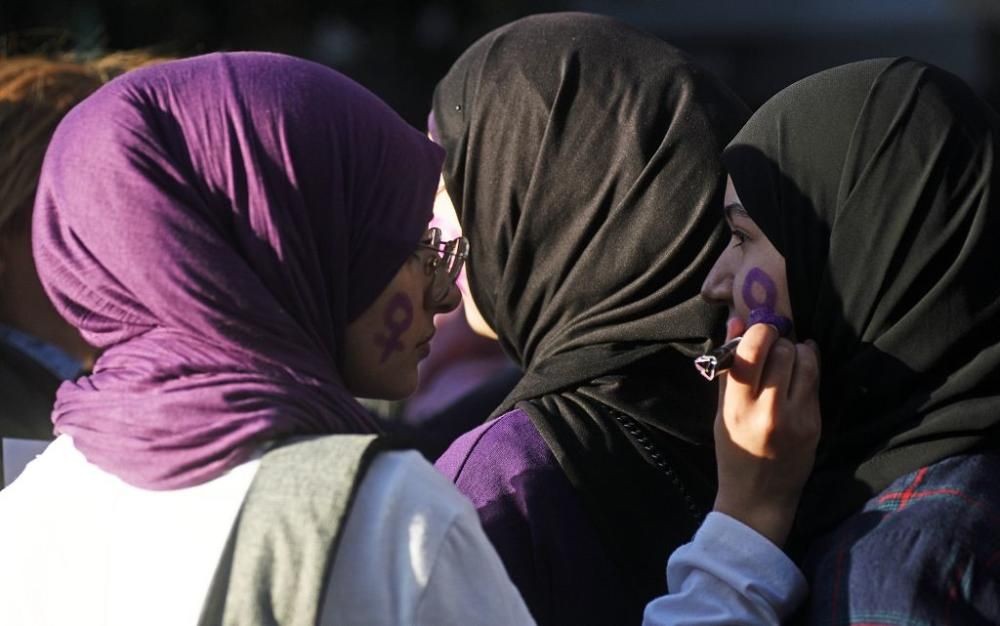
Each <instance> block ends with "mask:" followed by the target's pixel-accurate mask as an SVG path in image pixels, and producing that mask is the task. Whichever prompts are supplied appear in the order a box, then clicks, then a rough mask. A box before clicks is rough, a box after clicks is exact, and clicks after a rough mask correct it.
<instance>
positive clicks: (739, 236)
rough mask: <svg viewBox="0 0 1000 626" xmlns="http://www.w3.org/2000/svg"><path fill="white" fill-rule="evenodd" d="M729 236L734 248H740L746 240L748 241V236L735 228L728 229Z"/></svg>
mask: <svg viewBox="0 0 1000 626" xmlns="http://www.w3.org/2000/svg"><path fill="white" fill-rule="evenodd" d="M729 234H730V236H731V237H732V240H731V241H732V245H733V247H734V248H738V247H740V246H742V245H743V244H744V243H746V242H747V240H748V239H750V236H749V235H747V234H746V233H745V232H743V231H742V230H739V229H737V228H731V229H729Z"/></svg>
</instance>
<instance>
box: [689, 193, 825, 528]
mask: <svg viewBox="0 0 1000 626" xmlns="http://www.w3.org/2000/svg"><path fill="white" fill-rule="evenodd" d="M725 207H726V208H725V214H726V222H727V223H728V225H729V228H730V231H731V233H732V240H731V241H730V244H729V246H728V247H727V248H726V250H725V251H724V252H723V253H722V254H721V255H720V256H719V258H718V259H717V260H716V262H715V265H714V266H713V267H712V270H711V271H710V272H709V275H708V277H707V278H706V279H705V283H704V285H703V286H702V296H703V297H705V298H706V299H708V300H709V301H711V302H714V303H717V304H723V305H725V306H727V307H728V308H729V320H728V323H727V339H728V338H732V337H737V336H740V335H742V336H743V339H742V340H741V341H740V344H739V347H738V348H737V350H736V359H735V363H734V365H733V367H732V368H731V369H730V370H729V371H728V372H727V373H726V374H724V375H723V376H722V377H721V379H720V387H719V409H718V412H717V414H716V418H715V446H716V455H717V463H718V472H719V491H718V493H717V495H716V500H715V510H716V511H719V512H722V513H725V514H727V515H729V516H731V517H733V518H735V519H737V520H739V521H741V522H743V523H744V524H746V525H748V526H750V527H751V528H753V529H754V530H756V531H757V532H759V533H760V534H762V535H764V536H765V537H767V538H768V539H769V540H771V541H772V542H773V543H774V544H775V545H778V546H782V545H784V542H785V541H786V540H787V538H788V533H789V531H790V530H791V526H792V522H793V521H794V519H795V511H796V508H797V507H798V503H799V497H800V495H801V492H802V488H803V486H804V485H805V482H806V480H807V479H808V477H809V473H810V472H811V471H812V466H813V463H814V461H815V456H816V445H817V443H818V442H819V435H820V423H821V422H820V408H819V354H818V350H817V348H816V345H815V344H814V343H813V342H811V341H807V342H805V343H795V341H794V339H789V338H784V337H781V336H780V335H779V332H778V329H777V328H776V326H778V325H780V324H776V325H771V324H770V323H753V324H752V323H751V318H753V321H761V318H762V317H763V316H762V315H761V314H760V313H759V312H758V313H757V314H756V315H752V313H753V312H754V311H755V310H759V309H761V308H762V306H763V305H764V304H766V305H768V308H769V309H770V310H769V311H767V312H768V313H769V314H772V315H774V316H779V317H781V318H786V319H788V320H789V322H791V320H792V313H791V305H790V300H789V297H788V281H787V279H786V277H785V260H784V257H782V256H781V254H780V253H779V252H778V251H777V249H776V248H775V247H774V245H772V244H771V242H770V241H769V240H768V239H767V237H765V236H764V233H763V232H762V231H761V230H760V228H758V227H757V225H756V224H755V223H754V222H753V220H752V219H750V216H749V215H748V214H747V212H746V211H745V210H744V209H743V205H742V203H741V202H740V200H739V196H738V194H737V192H736V189H735V188H734V186H733V183H732V180H729V181H728V183H727V185H726V198H725ZM771 290H773V291H771ZM762 321H765V322H767V321H768V320H767V319H763V320H762ZM786 334H787V335H788V336H789V337H794V331H792V330H789V331H788V332H787V333H786Z"/></svg>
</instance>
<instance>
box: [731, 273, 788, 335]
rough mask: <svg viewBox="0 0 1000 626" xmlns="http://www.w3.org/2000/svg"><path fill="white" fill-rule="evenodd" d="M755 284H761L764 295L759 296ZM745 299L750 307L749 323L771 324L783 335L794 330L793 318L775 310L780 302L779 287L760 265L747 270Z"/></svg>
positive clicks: (760, 287)
mask: <svg viewBox="0 0 1000 626" xmlns="http://www.w3.org/2000/svg"><path fill="white" fill-rule="evenodd" d="M755 286H759V289H760V291H762V292H763V297H758V296H757V290H756V289H754V287H755ZM743 301H744V302H746V304H747V307H748V308H749V309H750V317H749V318H748V319H747V324H748V325H750V326H753V325H754V324H770V325H771V326H774V327H775V328H777V329H778V334H779V335H781V336H782V337H785V336H787V335H788V333H790V332H791V331H792V320H790V319H789V318H787V317H785V316H784V315H778V314H777V313H775V312H774V307H775V305H776V304H777V303H778V289H777V287H775V285H774V281H773V280H771V277H770V276H768V275H767V272H765V271H764V270H762V269H760V268H759V267H755V268H753V269H751V270H750V271H749V272H747V275H746V277H745V279H744V280H743Z"/></svg>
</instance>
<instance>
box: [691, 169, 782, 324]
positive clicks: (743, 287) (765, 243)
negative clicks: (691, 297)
mask: <svg viewBox="0 0 1000 626" xmlns="http://www.w3.org/2000/svg"><path fill="white" fill-rule="evenodd" d="M724 207H725V209H724V210H725V217H726V223H727V224H728V225H729V231H730V233H732V237H731V239H730V242H729V246H728V247H726V249H725V251H724V252H723V253H722V254H721V255H720V256H719V258H718V259H717V260H716V261H715V265H713V266H712V269H711V271H710V272H709V273H708V277H707V278H706V279H705V284H703V285H702V287H701V294H702V296H703V297H704V298H705V299H707V300H709V301H711V302H715V303H718V304H725V305H726V306H728V307H729V324H728V328H729V330H730V332H729V335H730V336H732V335H734V334H742V332H743V330H745V329H746V328H747V327H748V326H750V325H751V324H753V323H756V322H765V323H772V324H774V325H776V326H779V330H784V329H783V328H781V326H782V320H787V324H788V328H789V330H788V332H786V333H785V334H790V333H791V331H790V327H791V323H790V322H791V318H792V307H791V304H790V300H789V298H788V281H787V279H786V278H785V258H784V257H783V256H781V254H780V253H779V252H778V250H777V249H776V248H775V247H774V246H773V245H772V244H771V242H770V241H769V240H768V238H767V237H765V236H764V233H763V232H762V231H761V230H760V228H758V227H757V224H755V223H754V221H753V220H752V219H750V216H749V214H747V212H746V210H745V209H744V208H743V204H742V203H741V202H740V198H739V196H738V195H737V193H736V189H735V187H734V186H733V180H732V179H731V178H730V179H728V180H727V181H726V197H725V203H724ZM734 326H738V327H739V328H737V329H736V330H733V329H734Z"/></svg>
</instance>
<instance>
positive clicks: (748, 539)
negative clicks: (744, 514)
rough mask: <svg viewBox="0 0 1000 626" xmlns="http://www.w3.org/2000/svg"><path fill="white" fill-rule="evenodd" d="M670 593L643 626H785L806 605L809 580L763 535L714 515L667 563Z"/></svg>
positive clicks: (651, 605)
mask: <svg viewBox="0 0 1000 626" xmlns="http://www.w3.org/2000/svg"><path fill="white" fill-rule="evenodd" d="M667 588H668V591H669V593H668V594H667V595H665V596H660V597H659V598H657V599H655V600H653V601H652V602H650V603H649V604H648V605H647V606H646V612H645V614H644V615H643V621H642V623H643V626H660V625H667V624H670V625H671V626H696V625H697V626H709V625H712V626H717V625H721V624H726V625H727V626H731V625H738V624H746V625H748V626H749V625H754V626H757V625H760V624H781V623H782V621H783V620H785V619H787V618H788V617H789V615H791V614H792V612H793V611H795V609H797V608H798V606H799V604H801V602H802V601H803V600H804V599H805V596H806V591H807V586H806V580H805V577H804V576H803V575H802V572H800V571H799V569H798V568H797V567H796V566H795V564H794V563H793V562H792V561H791V559H789V558H788V556H786V555H785V553H784V552H782V551H781V549H780V548H778V547H777V546H775V545H774V544H773V543H771V542H770V541H769V540H767V539H766V538H765V537H764V536H763V535H761V534H759V533H757V532H756V531H755V530H753V529H752V528H750V527H749V526H747V525H745V524H743V523H742V522H739V521H737V520H735V519H733V518H732V517H729V516H728V515H725V514H723V513H715V512H713V513H709V514H708V517H707V518H706V519H705V522H704V523H703V524H702V525H701V528H699V529H698V532H697V533H696V534H695V536H694V539H693V540H692V541H691V543H689V544H686V545H683V546H681V547H680V548H678V549H677V550H675V551H674V553H673V554H672V555H670V560H669V561H668V562H667Z"/></svg>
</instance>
